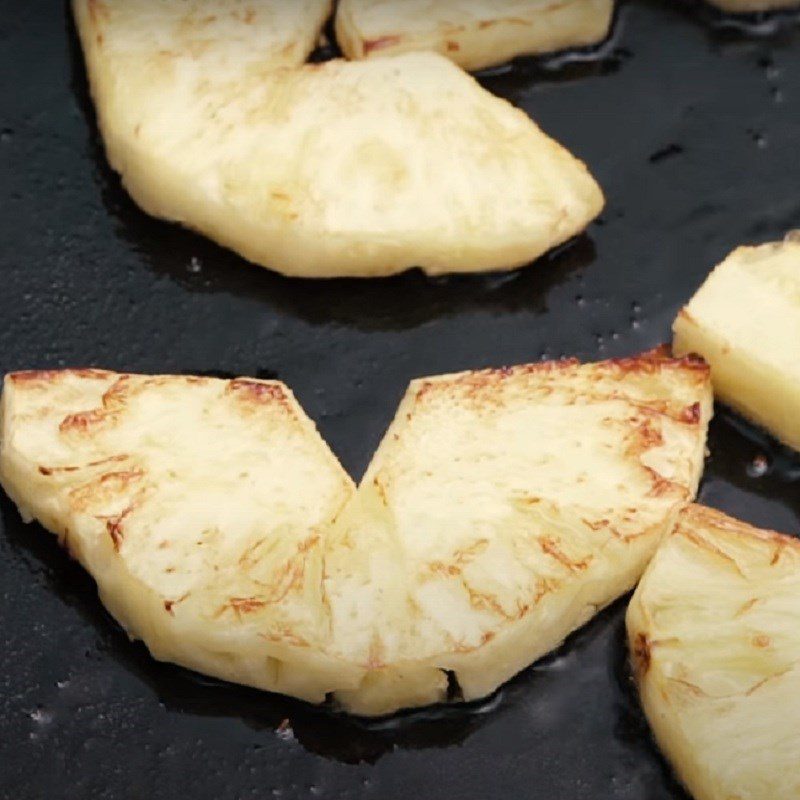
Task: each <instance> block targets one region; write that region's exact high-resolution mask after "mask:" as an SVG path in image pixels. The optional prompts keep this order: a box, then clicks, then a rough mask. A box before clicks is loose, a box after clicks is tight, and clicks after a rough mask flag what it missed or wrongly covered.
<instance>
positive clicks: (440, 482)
mask: <svg viewBox="0 0 800 800" xmlns="http://www.w3.org/2000/svg"><path fill="white" fill-rule="evenodd" d="M710 414H711V391H710V381H709V378H708V371H707V368H706V367H705V366H704V365H703V364H701V363H699V362H696V361H692V360H690V359H687V360H683V361H681V360H667V359H664V358H662V357H660V356H658V355H645V356H641V357H638V358H635V359H629V360H624V361H612V362H603V363H600V364H591V365H586V366H580V365H577V364H575V363H569V362H564V363H554V364H536V365H532V366H527V367H516V368H513V369H509V370H494V371H491V370H490V371H485V372H474V373H464V374H461V375H454V376H444V377H439V378H430V379H426V380H421V381H417V382H415V383H413V384H412V385H411V387H410V389H409V392H408V395H407V397H406V399H405V400H404V401H403V403H402V404H401V406H400V408H399V410H398V414H397V418H396V420H395V422H394V423H393V425H392V426H391V427H390V429H389V431H388V432H387V434H386V438H385V440H384V442H383V444H382V445H381V446H380V448H379V449H378V452H377V453H376V455H375V458H374V460H373V462H372V464H371V466H370V467H369V469H368V471H367V473H366V475H365V477H364V480H363V481H362V483H361V486H360V487H359V489H358V490H356V489H355V487H354V486H353V484H352V483H351V481H350V479H349V478H348V477H347V475H346V474H345V473H344V471H343V470H342V468H341V467H340V466H339V464H338V462H337V461H336V459H335V457H334V456H333V455H332V453H331V452H330V450H329V449H328V448H327V447H326V445H325V444H324V443H323V442H322V440H321V439H320V437H319V436H318V434H317V433H316V431H315V430H314V427H313V424H312V423H311V422H310V421H309V420H308V418H307V417H306V416H305V415H304V414H303V412H302V410H301V409H300V407H299V406H298V405H297V403H296V402H295V400H294V398H293V397H292V395H291V393H290V392H289V390H288V389H287V388H286V387H285V386H283V385H282V384H280V383H277V382H265V381H254V380H249V379H238V380H234V381H221V380H215V379H210V378H189V377H169V376H159V377H144V376H135V375H118V374H115V373H109V372H101V371H94V370H83V371H58V372H33V373H16V374H12V375H10V376H8V377H7V379H6V382H5V388H4V392H3V397H2V405H0V415H1V416H2V424H1V427H0V481H2V484H3V486H4V487H5V489H6V491H7V492H8V494H9V495H10V496H11V497H12V498H13V499H14V500H15V502H16V503H17V504H18V506H19V508H20V510H21V511H22V513H23V514H24V516H25V517H26V518H35V519H37V520H39V521H40V522H41V523H42V524H43V525H44V526H45V527H47V528H48V529H49V530H51V531H53V532H54V533H56V534H58V536H59V538H60V540H61V542H62V543H63V544H64V545H65V546H66V547H67V548H68V549H69V551H70V552H71V553H72V554H73V555H74V556H75V557H76V558H77V559H79V560H80V562H81V563H82V564H83V565H84V566H85V567H86V569H87V570H88V571H89V572H90V573H91V574H92V575H93V576H94V578H95V580H96V581H97V584H98V589H99V592H100V596H101V598H102V600H103V602H104V603H105V605H106V606H107V607H108V609H109V610H110V612H111V613H112V614H113V616H114V617H115V618H116V619H117V620H119V621H120V623H121V624H122V625H123V626H124V627H125V628H126V629H127V631H128V632H129V633H130V635H131V636H135V637H137V638H140V639H142V640H143V641H144V642H145V644H146V645H147V647H148V648H149V649H150V651H151V652H152V653H153V655H154V656H155V657H156V658H158V659H161V660H167V661H173V662H176V663H178V664H182V665H184V666H186V667H189V668H192V669H195V670H197V671H199V672H203V673H206V674H209V675H213V676H216V677H219V678H223V679H226V680H230V681H235V682H238V683H243V684H247V685H250V686H255V687H258V688H261V689H267V690H272V691H278V692H283V693H285V694H289V695H293V696H296V697H300V698H303V699H305V700H309V701H312V702H321V701H322V700H323V699H324V698H325V697H326V695H328V694H330V693H333V694H334V695H335V697H336V699H337V700H338V701H339V703H340V704H341V705H342V706H343V707H344V708H346V709H347V710H349V711H353V712H356V713H359V714H365V715H377V714H385V713H389V712H392V711H395V710H397V709H400V708H404V707H411V706H420V705H425V704H428V703H433V702H437V701H441V700H444V699H446V696H447V685H448V678H447V673H448V672H451V673H452V674H453V675H454V677H455V680H456V681H457V682H458V684H459V685H460V688H461V691H462V693H463V697H464V699H467V700H469V699H474V698H478V697H482V696H484V695H486V694H488V693H490V692H491V691H493V690H494V689H495V688H497V687H498V686H499V685H500V684H501V683H502V682H503V681H505V680H507V679H508V678H510V677H511V676H512V675H514V674H515V673H516V672H518V671H519V670H520V669H522V668H523V667H525V666H526V665H527V664H529V663H531V662H532V661H533V660H535V659H536V658H538V657H539V656H541V655H542V654H544V653H546V652H548V651H549V650H551V649H552V648H553V647H555V646H556V645H557V644H559V643H560V642H561V641H562V640H563V639H564V637H565V636H567V634H569V633H570V632H571V631H572V630H574V629H575V628H577V627H578V626H579V625H581V624H583V623H584V622H586V621H587V620H588V619H589V618H590V617H592V616H593V615H594V614H595V613H596V612H597V611H598V609H600V608H602V607H603V606H605V605H606V604H608V603H609V602H611V601H612V600H614V599H615V598H616V597H618V596H619V595H621V594H622V593H624V592H625V591H628V590H629V589H630V588H631V587H632V586H633V585H634V584H635V582H636V581H637V579H638V578H639V575H640V574H641V572H642V570H643V569H644V566H645V565H646V563H647V561H648V560H649V558H650V557H651V555H652V553H653V551H654V550H655V548H656V547H657V545H658V543H659V541H660V540H661V538H662V536H663V534H664V533H665V532H666V531H667V530H668V529H669V528H670V527H671V525H672V524H673V522H674V519H675V516H676V514H677V513H678V511H679V510H680V509H681V508H682V507H683V506H684V505H685V504H686V502H688V501H689V500H691V499H692V497H693V495H694V493H695V491H696V488H697V482H698V479H699V476H700V472H701V468H702V461H703V451H704V443H705V434H706V427H707V423H708V418H709V416H710Z"/></svg>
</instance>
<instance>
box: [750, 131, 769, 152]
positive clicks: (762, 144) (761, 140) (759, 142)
mask: <svg viewBox="0 0 800 800" xmlns="http://www.w3.org/2000/svg"><path fill="white" fill-rule="evenodd" d="M747 133H748V134H750V138H751V139H752V140H753V141H754V142H755V144H756V147H758V149H759V150H764V149H765V148H766V146H767V137H766V135H765V134H763V133H761V132H760V131H756V130H753V129H752V128H751V129H749V130H748V131H747Z"/></svg>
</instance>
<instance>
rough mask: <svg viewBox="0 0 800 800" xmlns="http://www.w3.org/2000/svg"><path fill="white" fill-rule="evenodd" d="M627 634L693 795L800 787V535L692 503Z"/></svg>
mask: <svg viewBox="0 0 800 800" xmlns="http://www.w3.org/2000/svg"><path fill="white" fill-rule="evenodd" d="M628 636H629V642H630V648H631V656H632V659H633V663H634V668H635V676H636V681H637V683H638V686H639V692H640V695H641V699H642V705H643V706H644V710H645V713H646V715H647V718H648V720H649V722H650V725H651V727H652V729H653V732H654V733H655V736H656V739H657V741H658V743H659V745H660V746H661V749H662V750H663V752H664V754H665V755H666V757H667V758H668V759H669V761H670V762H671V763H672V765H673V766H674V768H675V770H676V772H677V773H678V776H679V777H680V778H681V780H682V781H683V782H684V783H685V785H686V786H687V788H688V789H689V791H690V792H691V793H692V794H693V795H694V797H695V798H696V800H732V799H733V798H737V800H738V799H739V798H741V800H779V798H780V800H789V798H796V797H800V772H798V768H797V765H798V763H799V762H800V729H799V728H798V720H800V541H798V540H797V539H794V538H791V537H788V536H782V535H781V534H778V533H774V532H772V531H765V530H759V529H756V528H753V527H751V526H749V525H746V524H745V523H743V522H739V521H738V520H735V519H731V518H730V517H727V516H725V515H724V514H722V513H720V512H718V511H713V510H711V509H709V508H703V507H701V506H693V507H691V508H689V509H688V510H686V511H685V512H684V513H683V514H682V515H681V517H680V520H679V523H678V526H677V528H676V529H675V532H674V533H673V534H672V535H671V536H670V537H669V538H668V539H667V540H666V542H665V543H664V544H663V545H662V547H661V548H660V549H659V551H658V552H657V553H656V556H655V558H654V559H653V561H652V563H651V565H650V567H649V568H648V570H647V572H646V573H645V576H644V578H642V582H641V583H640V584H639V588H638V589H637V590H636V593H635V594H634V597H633V600H632V601H631V604H630V608H629V609H628Z"/></svg>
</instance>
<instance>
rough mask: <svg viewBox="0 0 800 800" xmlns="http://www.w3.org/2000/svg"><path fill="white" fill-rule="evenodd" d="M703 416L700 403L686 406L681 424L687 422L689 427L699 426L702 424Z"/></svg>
mask: <svg viewBox="0 0 800 800" xmlns="http://www.w3.org/2000/svg"><path fill="white" fill-rule="evenodd" d="M701 416H702V406H701V405H700V403H692V405H690V406H686V408H684V409H683V413H682V414H681V422H685V423H687V424H688V425H697V423H698V422H700V417H701Z"/></svg>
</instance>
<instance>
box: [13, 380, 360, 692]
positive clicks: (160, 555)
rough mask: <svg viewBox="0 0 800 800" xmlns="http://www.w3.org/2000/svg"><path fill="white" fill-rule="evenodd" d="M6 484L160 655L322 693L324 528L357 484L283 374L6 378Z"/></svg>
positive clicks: (325, 680)
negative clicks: (271, 377)
mask: <svg viewBox="0 0 800 800" xmlns="http://www.w3.org/2000/svg"><path fill="white" fill-rule="evenodd" d="M0 413H2V428H1V429H0V430H1V431H2V443H1V444H0V479H2V483H3V486H4V487H5V489H6V491H7V492H8V494H9V495H10V496H11V497H12V499H14V500H15V502H16V503H17V504H18V506H19V508H20V510H21V511H22V512H23V514H24V515H25V516H26V517H33V518H35V519H38V520H39V521H40V522H41V523H42V524H43V525H44V526H45V527H46V528H48V529H49V530H51V531H52V532H54V533H56V534H58V536H59V539H60V540H61V542H62V544H63V545H64V546H65V547H66V548H67V549H68V550H69V552H70V553H71V554H72V555H73V556H74V557H75V558H76V559H78V560H79V561H80V562H81V564H83V566H84V567H85V568H86V569H87V570H88V571H89V572H90V573H91V574H92V576H93V577H94V579H95V580H96V581H97V585H98V589H99V592H100V596H101V598H102V600H103V603H104V604H105V605H106V607H107V608H108V609H109V611H110V612H111V614H112V615H113V616H114V617H115V618H116V619H117V620H118V621H119V622H120V623H121V624H122V625H123V626H124V627H125V628H126V629H127V630H128V632H129V633H130V634H131V636H135V637H137V638H140V639H142V640H143V641H144V642H145V644H146V645H147V647H148V648H149V649H150V651H151V652H152V654H153V655H154V656H155V657H156V658H158V659H161V660H164V661H173V662H176V663H178V664H182V665H184V666H186V667H190V668H192V669H195V670H197V671H199V672H203V673H206V674H208V675H213V676H216V677H218V678H223V679H227V680H231V681H237V682H239V683H245V684H250V685H252V686H256V687H259V688H262V689H269V690H273V691H278V692H284V693H286V694H291V695H296V696H298V697H302V698H304V699H306V700H310V701H312V702H321V701H322V700H324V698H325V693H326V691H327V690H328V689H329V688H331V687H340V686H343V685H344V686H347V685H352V686H353V687H355V686H356V685H357V684H358V682H359V680H360V672H361V671H360V670H359V668H358V667H357V666H355V665H353V664H349V663H346V662H341V663H340V661H339V660H338V659H336V658H333V657H330V656H329V655H327V654H326V650H327V648H328V644H329V640H330V635H331V630H330V612H329V610H328V606H327V604H326V600H325V593H324V589H323V586H322V579H323V565H324V552H325V531H326V530H327V528H328V527H329V526H330V524H331V522H332V521H333V520H334V519H335V518H336V516H337V515H338V514H339V512H340V511H341V509H342V507H343V506H344V505H345V504H346V503H347V502H348V501H349V500H350V498H351V497H352V494H353V492H354V491H355V489H354V487H353V485H352V483H351V481H350V479H349V478H348V476H347V475H346V474H345V472H344V470H343V469H342V467H341V466H340V465H339V463H338V462H337V461H336V459H335V458H334V456H333V455H332V453H331V452H330V450H329V448H328V447H327V446H326V445H325V443H324V442H323V441H322V439H321V438H320V437H319V435H318V434H317V432H316V430H315V429H314V426H313V424H312V423H311V422H310V421H309V420H308V418H307V417H306V416H305V415H304V413H303V412H302V410H301V409H300V407H299V406H298V404H297V403H296V401H295V400H294V398H293V397H292V395H291V393H290V392H289V390H288V389H287V388H286V387H285V386H283V385H282V384H280V383H275V382H264V381H255V380H235V381H221V380H215V379H211V378H189V377H144V376H134V375H117V374H114V373H110V372H99V371H92V370H84V371H64V372H32V373H17V374H13V375H10V376H9V377H7V378H6V381H5V387H4V391H3V398H2V407H1V408H0Z"/></svg>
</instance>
